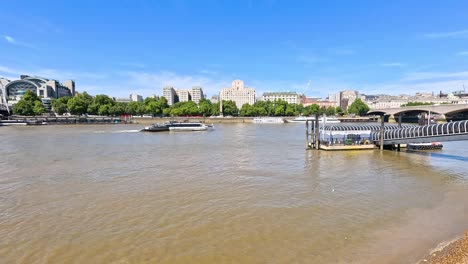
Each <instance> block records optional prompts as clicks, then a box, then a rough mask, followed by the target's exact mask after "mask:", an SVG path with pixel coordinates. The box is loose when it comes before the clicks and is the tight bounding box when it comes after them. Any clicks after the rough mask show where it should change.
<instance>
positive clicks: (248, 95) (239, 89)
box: [219, 80, 255, 109]
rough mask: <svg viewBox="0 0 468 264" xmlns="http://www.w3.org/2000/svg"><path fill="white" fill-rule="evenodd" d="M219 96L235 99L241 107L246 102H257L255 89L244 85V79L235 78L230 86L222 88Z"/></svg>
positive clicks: (227, 99) (223, 98)
mask: <svg viewBox="0 0 468 264" xmlns="http://www.w3.org/2000/svg"><path fill="white" fill-rule="evenodd" d="M219 96H220V98H219V99H220V100H225V101H229V100H232V101H234V102H235V103H236V106H237V108H239V109H240V108H241V107H242V105H244V104H250V105H253V104H254V103H255V90H254V89H253V88H248V87H244V82H243V81H242V80H234V81H233V82H232V84H231V87H230V88H224V89H222V90H221V92H220V93H219Z"/></svg>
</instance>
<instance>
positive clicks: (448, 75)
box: [401, 71, 468, 82]
mask: <svg viewBox="0 0 468 264" xmlns="http://www.w3.org/2000/svg"><path fill="white" fill-rule="evenodd" d="M465 78H468V71H461V72H412V73H408V74H406V75H405V76H404V77H403V78H402V79H401V80H402V81H411V82H414V81H435V80H447V79H452V80H459V79H465Z"/></svg>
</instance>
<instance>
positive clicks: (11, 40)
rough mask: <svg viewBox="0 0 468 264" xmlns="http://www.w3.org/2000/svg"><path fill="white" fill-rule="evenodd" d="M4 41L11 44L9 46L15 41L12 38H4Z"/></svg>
mask: <svg viewBox="0 0 468 264" xmlns="http://www.w3.org/2000/svg"><path fill="white" fill-rule="evenodd" d="M5 40H6V41H7V42H8V43H11V44H15V43H16V41H15V39H14V38H13V37H10V36H5Z"/></svg>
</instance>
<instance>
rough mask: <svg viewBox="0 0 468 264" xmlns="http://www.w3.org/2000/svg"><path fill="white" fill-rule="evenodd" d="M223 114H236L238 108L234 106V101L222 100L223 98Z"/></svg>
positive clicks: (237, 113)
mask: <svg viewBox="0 0 468 264" xmlns="http://www.w3.org/2000/svg"><path fill="white" fill-rule="evenodd" d="M223 115H225V116H229V115H231V116H238V115H239V109H238V108H237V106H236V103H235V102H234V101H232V100H229V101H224V100H223Z"/></svg>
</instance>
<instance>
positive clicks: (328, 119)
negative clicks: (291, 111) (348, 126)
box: [288, 116, 341, 124]
mask: <svg viewBox="0 0 468 264" xmlns="http://www.w3.org/2000/svg"><path fill="white" fill-rule="evenodd" d="M306 121H309V122H310V121H315V117H313V116H308V117H305V116H299V117H296V118H294V119H292V120H288V123H305V122H306ZM340 122H341V121H340V120H338V119H337V118H336V117H332V116H322V117H320V118H319V123H322V124H323V123H325V124H336V123H340Z"/></svg>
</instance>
